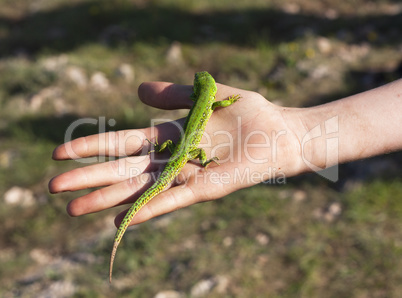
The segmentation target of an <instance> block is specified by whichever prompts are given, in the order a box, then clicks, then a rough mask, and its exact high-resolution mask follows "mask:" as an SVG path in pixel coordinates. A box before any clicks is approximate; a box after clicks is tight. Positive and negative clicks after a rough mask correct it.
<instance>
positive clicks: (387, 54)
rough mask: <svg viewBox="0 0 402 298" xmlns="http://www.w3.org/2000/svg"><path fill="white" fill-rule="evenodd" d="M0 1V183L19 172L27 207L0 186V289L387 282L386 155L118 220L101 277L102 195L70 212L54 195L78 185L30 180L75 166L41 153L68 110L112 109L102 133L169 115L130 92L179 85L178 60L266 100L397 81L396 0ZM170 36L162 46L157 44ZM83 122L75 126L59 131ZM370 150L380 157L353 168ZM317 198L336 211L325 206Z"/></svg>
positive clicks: (398, 218)
mask: <svg viewBox="0 0 402 298" xmlns="http://www.w3.org/2000/svg"><path fill="white" fill-rule="evenodd" d="M0 4H1V5H0V73H1V76H0V115H1V117H0V192H1V193H2V194H4V193H5V192H6V191H7V190H8V189H10V188H11V187H13V186H19V187H23V188H27V189H29V190H31V191H32V192H33V194H34V196H35V200H36V202H35V204H34V205H33V206H30V207H28V208H27V207H23V206H15V205H8V204H6V203H5V202H4V200H1V201H0V224H1V226H2V229H1V231H0V242H1V243H2V245H1V247H0V296H4V297H13V296H21V297H28V296H30V295H31V296H32V295H40V294H43V295H45V294H48V295H49V293H52V295H53V296H55V295H56V296H57V294H58V295H62V292H60V293H57V294H54V292H51V291H52V285H53V284H55V283H57V282H61V283H65V284H72V285H73V288H74V290H73V292H74V293H75V294H74V296H75V297H103V296H105V297H106V296H107V297H132V296H134V297H144V296H145V297H147V296H154V295H155V294H156V293H158V292H160V291H165V290H175V291H178V292H180V293H184V294H185V295H189V293H190V292H191V290H192V288H193V287H194V286H195V285H196V284H197V283H198V282H199V281H202V280H208V279H212V280H214V281H217V286H216V287H215V288H213V289H212V290H211V292H209V293H208V297H222V296H225V297H249V296H258V295H260V294H261V293H264V294H266V296H270V297H295V296H299V297H323V296H326V297H339V296H347V297H397V296H398V294H399V293H400V292H401V290H402V289H401V286H400V284H402V282H401V281H402V276H401V272H402V271H401V268H402V264H401V260H402V258H401V256H402V249H401V243H402V234H401V230H402V229H401V225H402V201H401V200H399V199H398V198H399V197H401V196H402V193H401V192H402V187H401V183H402V181H401V172H400V170H399V168H400V167H399V165H400V163H401V158H400V154H392V155H388V156H385V157H380V158H374V159H370V160H367V161H364V162H361V163H353V164H349V165H345V166H342V167H341V169H340V170H341V180H340V181H339V182H338V183H336V184H332V183H329V182H326V181H324V180H323V179H321V178H320V177H318V176H316V175H305V176H301V177H297V178H292V179H288V181H287V183H286V185H258V186H256V187H253V188H250V189H246V190H242V191H239V192H236V193H234V194H232V195H230V196H228V197H226V198H224V199H222V200H219V201H216V202H211V203H205V204H200V205H196V206H192V207H189V208H186V209H184V210H180V211H177V212H175V213H173V214H170V215H166V216H163V217H161V218H158V219H155V220H152V221H150V222H147V223H144V224H141V225H140V226H138V227H136V228H133V229H130V231H129V232H128V233H127V235H126V237H125V238H124V243H123V245H122V246H121V247H120V248H119V254H118V255H117V258H116V263H115V275H114V283H113V285H112V286H109V284H108V283H107V269H108V264H107V263H108V258H109V253H110V245H111V243H112V238H113V234H114V231H115V229H114V226H113V223H112V222H113V216H114V215H115V214H116V213H117V212H116V210H109V211H105V212H101V213H98V214H92V215H88V216H84V217H79V218H70V217H68V216H67V214H66V212H65V205H66V203H67V202H68V201H69V200H71V199H72V198H74V197H76V196H78V195H80V194H82V193H85V192H88V191H82V192H79V193H65V194H61V195H56V196H53V195H50V194H49V193H48V192H47V183H48V181H49V179H50V178H51V177H53V176H54V175H56V174H58V173H61V172H64V171H67V170H68V169H72V168H75V167H76V166H77V164H76V163H74V162H59V163H56V162H53V161H52V160H51V152H52V150H53V148H54V147H55V146H57V145H58V144H60V143H62V142H63V141H64V132H65V131H66V128H67V127H68V126H69V125H70V124H71V123H72V122H73V121H75V120H78V119H81V118H83V117H92V118H94V119H97V120H99V119H100V118H99V117H105V119H106V120H109V119H111V118H113V119H115V120H116V125H115V126H113V127H106V128H107V129H113V130H118V129H125V128H139V127H145V126H148V125H149V123H150V119H152V118H155V117H159V116H163V117H166V116H167V117H171V118H177V117H181V116H183V115H185V112H184V114H183V111H178V112H176V111H169V112H165V111H160V110H156V109H154V108H150V107H146V106H144V105H143V104H142V103H141V102H140V101H139V99H138V96H137V88H138V86H139V85H140V84H141V83H142V82H143V81H150V80H152V81H156V80H164V81H172V82H175V83H179V84H191V80H192V77H193V74H194V72H196V71H198V70H208V71H209V72H210V73H212V74H213V75H214V77H215V78H216V79H217V81H219V82H220V83H224V84H228V85H231V86H233V87H237V88H244V89H248V90H253V91H257V92H259V93H261V94H262V95H263V96H265V97H266V98H267V99H268V100H270V101H273V102H275V103H278V104H282V105H285V106H309V105H315V104H319V103H324V102H328V101H331V100H334V99H337V98H341V97H344V96H347V95H351V94H353V93H356V92H360V91H363V90H367V89H371V88H374V87H376V86H379V85H381V84H384V83H387V82H389V81H392V80H395V79H397V78H398V77H400V75H401V74H400V70H399V73H398V65H399V64H400V62H401V60H402V56H401V52H400V49H401V47H402V44H401V42H402V40H401V38H400V36H402V35H401V33H402V32H401V29H400V28H402V24H401V19H402V18H401V6H400V4H399V2H397V1H392V0H384V1H377V2H375V3H367V2H366V1H363V0H356V1H347V2H339V3H335V2H334V3H329V2H328V1H317V0H298V1H293V2H292V3H291V4H290V3H287V2H283V1H277V0H271V1H257V0H256V1H242V0H236V1H226V0H225V1H171V0H160V1H149V2H147V1H141V0H134V1H123V0H120V1H115V2H114V3H113V4H111V3H109V2H105V1H84V0H74V1H65V0H59V1H34V2H32V1H28V0H15V1H8V0H1V1H0ZM357 8H358V9H357ZM174 45H176V46H178V47H179V49H180V55H179V59H178V60H174V59H173V60H171V59H168V58H167V57H168V53H169V51H170V50H171V49H172V47H173V46H174ZM325 46H327V47H325ZM122 64H128V65H130V66H131V67H132V70H133V80H132V81H130V80H125V79H124V78H123V77H121V75H119V73H118V71H117V70H118V69H119V67H120V66H121V65H122ZM49 65H50V66H49ZM69 67H75V68H76V69H77V68H78V69H79V70H80V71H81V73H82V75H83V77H84V79H85V80H86V82H87V83H86V84H84V86H79V85H77V83H76V82H74V80H72V79H71V78H69V76H68V69H69ZM97 72H101V73H103V74H104V75H105V77H106V78H107V80H108V82H109V86H110V87H109V88H108V90H107V92H102V91H101V92H100V91H99V90H96V88H94V87H93V86H92V85H91V83H90V82H91V78H92V77H93V75H94V74H95V73H97ZM45 91H46V92H45ZM43 94H45V95H43ZM38 95H40V96H41V101H40V100H39V101H37V102H36V103H34V98H35V96H38ZM35 105H38V106H39V108H37V107H36V106H35ZM35 107H36V108H35ZM97 132H98V128H97V127H96V126H91V125H87V126H80V127H79V128H78V129H77V130H76V131H75V132H74V137H78V136H83V135H88V134H94V133H97ZM378 162H380V163H381V162H384V163H387V162H388V163H387V164H388V165H389V164H396V165H397V166H396V168H395V169H394V168H392V167H390V168H389V169H388V170H387V173H381V172H380V171H379V170H378V171H377V170H376V171H375V174H374V175H371V176H370V175H362V174H361V173H360V172H367V171H366V170H367V169H368V168H370V166H371V167H373V165H376V164H378ZM359 169H360V172H359ZM365 169H366V170H365ZM297 193H299V194H300V193H302V199H297ZM334 204H335V205H334ZM331 206H338V207H340V210H341V212H340V214H339V215H337V216H332V217H331V215H330V212H329V210H330V208H331ZM64 287H65V288H66V287H67V286H64ZM62 288H63V287H62ZM61 291H62V290H61Z"/></svg>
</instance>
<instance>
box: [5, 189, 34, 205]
mask: <svg viewBox="0 0 402 298" xmlns="http://www.w3.org/2000/svg"><path fill="white" fill-rule="evenodd" d="M4 201H5V202H6V204H9V205H20V206H24V207H29V206H32V205H33V204H34V203H35V198H34V195H33V192H32V191H31V190H29V189H26V188H22V187H19V186H13V187H12V188H10V189H9V190H7V191H6V193H5V194H4Z"/></svg>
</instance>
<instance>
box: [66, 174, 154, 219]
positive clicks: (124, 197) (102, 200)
mask: <svg viewBox="0 0 402 298" xmlns="http://www.w3.org/2000/svg"><path fill="white" fill-rule="evenodd" d="M152 177H153V175H152V174H142V175H139V176H137V177H133V178H132V179H131V178H130V179H127V180H125V181H122V182H119V183H116V184H113V185H111V186H107V187H104V188H101V189H97V190H95V191H93V192H91V193H89V194H87V195H84V196H82V197H79V198H76V199H74V200H72V201H70V202H69V203H68V205H67V212H68V214H70V215H71V216H80V215H84V214H89V213H93V212H98V211H101V210H104V209H108V208H111V207H114V206H118V205H122V204H127V203H133V202H134V201H135V200H136V199H137V198H138V197H139V196H140V195H141V194H142V193H143V192H144V191H145V190H146V189H147V188H148V187H150V186H151V184H152V182H153V181H154V180H152Z"/></svg>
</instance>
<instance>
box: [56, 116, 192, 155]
mask: <svg viewBox="0 0 402 298" xmlns="http://www.w3.org/2000/svg"><path fill="white" fill-rule="evenodd" d="M183 123H184V119H179V120H177V121H171V122H166V123H162V124H159V125H156V126H155V127H150V128H144V129H131V130H120V131H114V132H107V133H102V134H97V135H90V136H86V137H81V138H78V139H75V140H72V141H70V142H67V143H65V144H62V145H60V146H58V147H57V148H56V149H55V150H54V151H53V155H52V158H53V159H54V160H66V159H80V158H87V157H93V156H122V157H125V156H131V155H146V154H148V151H149V150H150V148H151V146H150V144H149V142H148V141H147V139H148V140H154V139H155V138H157V139H158V142H159V143H160V144H162V143H163V142H164V141H166V139H172V140H173V142H175V141H177V139H178V137H179V133H178V132H180V130H181V128H182V126H183ZM96 161H97V160H93V162H96ZM88 162H89V161H88Z"/></svg>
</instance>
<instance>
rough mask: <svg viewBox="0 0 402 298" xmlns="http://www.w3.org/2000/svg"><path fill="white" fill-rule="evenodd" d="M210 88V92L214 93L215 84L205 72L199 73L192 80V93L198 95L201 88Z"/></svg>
mask: <svg viewBox="0 0 402 298" xmlns="http://www.w3.org/2000/svg"><path fill="white" fill-rule="evenodd" d="M203 86H204V87H208V88H212V90H211V91H212V92H213V93H214V94H215V93H216V84H215V80H214V78H213V77H212V76H211V75H210V74H209V73H208V72H206V71H200V72H197V73H196V74H195V78H194V93H195V94H198V90H201V89H202V87H203Z"/></svg>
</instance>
